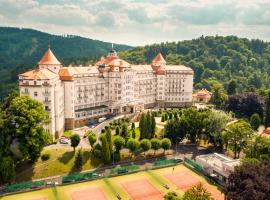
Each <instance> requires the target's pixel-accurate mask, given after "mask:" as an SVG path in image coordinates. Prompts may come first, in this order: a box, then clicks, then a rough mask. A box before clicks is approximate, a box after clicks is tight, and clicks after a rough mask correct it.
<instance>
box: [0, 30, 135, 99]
mask: <svg viewBox="0 0 270 200" xmlns="http://www.w3.org/2000/svg"><path fill="white" fill-rule="evenodd" d="M49 44H50V46H51V49H52V50H53V52H54V53H55V55H56V56H57V58H58V59H59V61H61V62H62V63H63V64H70V63H74V64H80V62H83V63H85V62H86V61H88V62H91V60H95V59H97V58H99V57H100V56H101V55H105V54H107V53H108V51H109V50H110V49H111V43H108V42H102V41H98V40H92V39H88V38H83V37H79V36H71V35H68V36H57V35H51V34H48V33H44V32H40V31H36V30H32V29H19V28H8V27H0V98H1V97H3V96H4V95H6V94H8V93H9V92H10V91H11V89H13V88H15V87H16V85H17V83H16V81H17V79H18V77H17V75H18V74H19V73H21V72H24V71H26V70H27V69H31V68H33V67H34V66H35V65H36V64H37V62H38V61H39V60H40V58H41V57H42V55H43V54H44V52H45V51H46V50H47V48H48V45H49ZM114 47H115V49H116V50H117V51H122V50H127V49H129V48H130V47H129V46H127V45H114Z"/></svg>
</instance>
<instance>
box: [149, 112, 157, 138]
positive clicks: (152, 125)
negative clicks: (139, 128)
mask: <svg viewBox="0 0 270 200" xmlns="http://www.w3.org/2000/svg"><path fill="white" fill-rule="evenodd" d="M150 132H151V135H150V138H153V137H154V135H155V133H156V120H155V115H154V114H153V113H152V115H151V124H150ZM150 138H149V139H150Z"/></svg>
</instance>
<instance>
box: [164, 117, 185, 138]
mask: <svg viewBox="0 0 270 200" xmlns="http://www.w3.org/2000/svg"><path fill="white" fill-rule="evenodd" d="M185 126H187V125H186V120H185V119H184V118H180V119H179V120H170V121H168V122H167V124H166V125H165V131H164V133H165V136H166V137H167V138H169V139H170V140H171V141H173V142H174V143H177V142H178V141H181V140H183V139H184V137H185V136H186V132H185Z"/></svg>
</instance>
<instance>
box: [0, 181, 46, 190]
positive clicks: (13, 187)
mask: <svg viewBox="0 0 270 200" xmlns="http://www.w3.org/2000/svg"><path fill="white" fill-rule="evenodd" d="M45 185H46V183H45V181H43V180H41V181H34V182H27V183H21V184H12V185H8V186H6V187H5V188H4V190H3V191H4V193H12V192H17V191H22V190H23V191H27V190H32V189H38V188H43V187H44V186H45Z"/></svg>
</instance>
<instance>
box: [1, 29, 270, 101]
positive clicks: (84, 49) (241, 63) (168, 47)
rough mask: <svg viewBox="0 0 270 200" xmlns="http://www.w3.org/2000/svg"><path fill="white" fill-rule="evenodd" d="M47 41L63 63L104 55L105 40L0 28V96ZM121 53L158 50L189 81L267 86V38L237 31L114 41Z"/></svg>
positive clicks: (141, 56)
mask: <svg viewBox="0 0 270 200" xmlns="http://www.w3.org/2000/svg"><path fill="white" fill-rule="evenodd" d="M48 44H50V45H51V48H52V49H53V51H54V52H55V54H56V56H57V58H58V59H59V60H60V61H61V62H62V63H63V64H64V65H68V64H89V63H93V62H94V61H96V60H97V59H98V58H99V57H100V56H101V55H106V54H107V52H108V51H109V50H110V48H111V44H110V43H106V42H101V41H97V40H91V39H86V38H82V37H78V36H72V35H67V36H56V35H51V34H47V33H43V32H40V31H36V30H31V29H19V28H0V98H1V97H3V96H5V95H7V94H8V93H9V92H10V91H11V90H12V89H14V88H16V86H17V83H16V81H17V75H18V74H19V73H21V72H24V71H26V70H27V69H30V68H33V67H34V66H35V65H36V63H37V62H38V61H39V59H40V58H41V56H42V55H43V53H44V52H45V51H46V49H47V48H48ZM115 49H116V50H117V51H118V52H119V55H120V57H121V58H123V59H125V60H127V61H129V62H130V63H133V64H142V63H150V62H151V60H152V59H153V58H154V57H155V55H156V54H157V53H158V52H161V53H162V54H163V56H164V57H165V59H166V61H167V64H183V65H187V66H190V67H191V68H192V69H193V70H194V72H195V78H194V82H195V84H194V87H195V89H197V88H203V87H204V88H207V89H210V90H211V88H212V86H213V85H214V84H215V83H221V84H222V85H223V86H224V87H225V89H227V87H228V84H229V83H230V81H231V80H234V83H236V86H237V88H236V89H237V91H240V92H244V91H254V90H256V89H260V90H264V89H268V88H269V86H270V79H269V74H270V43H268V42H264V41H262V40H258V39H256V40H254V39H253V40H249V39H245V38H238V37H236V36H227V37H222V36H201V37H200V38H197V39H193V40H186V41H179V42H170V43H169V42H167V43H161V44H153V45H147V46H144V47H136V48H131V47H129V46H126V45H115Z"/></svg>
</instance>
